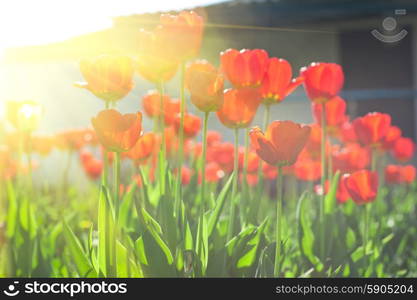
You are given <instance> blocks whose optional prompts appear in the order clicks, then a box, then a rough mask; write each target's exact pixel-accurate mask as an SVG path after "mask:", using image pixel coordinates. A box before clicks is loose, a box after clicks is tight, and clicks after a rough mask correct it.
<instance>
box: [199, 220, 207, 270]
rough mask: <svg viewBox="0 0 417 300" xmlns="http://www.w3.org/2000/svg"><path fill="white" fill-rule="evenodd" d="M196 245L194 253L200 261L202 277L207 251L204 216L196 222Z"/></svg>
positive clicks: (205, 265)
mask: <svg viewBox="0 0 417 300" xmlns="http://www.w3.org/2000/svg"><path fill="white" fill-rule="evenodd" d="M196 243H197V245H196V252H197V255H198V257H199V258H200V261H201V268H202V270H201V271H202V275H204V274H205V272H206V269H207V264H208V251H209V250H208V230H207V222H206V215H203V216H201V217H200V218H199V220H198V226H197V238H196Z"/></svg>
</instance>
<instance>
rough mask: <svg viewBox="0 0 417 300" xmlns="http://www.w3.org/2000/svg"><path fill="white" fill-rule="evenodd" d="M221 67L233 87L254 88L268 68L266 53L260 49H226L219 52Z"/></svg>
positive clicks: (260, 81)
mask: <svg viewBox="0 0 417 300" xmlns="http://www.w3.org/2000/svg"><path fill="white" fill-rule="evenodd" d="M220 60H221V68H222V70H223V73H224V74H225V76H226V78H227V79H228V80H229V81H230V82H231V83H232V85H233V86H234V87H235V88H246V87H252V88H256V87H259V86H260V85H261V84H262V81H263V80H264V78H265V74H266V71H267V68H268V53H267V52H266V51H265V50H262V49H254V50H248V49H243V50H241V51H238V50H236V49H228V50H226V51H224V52H222V53H220Z"/></svg>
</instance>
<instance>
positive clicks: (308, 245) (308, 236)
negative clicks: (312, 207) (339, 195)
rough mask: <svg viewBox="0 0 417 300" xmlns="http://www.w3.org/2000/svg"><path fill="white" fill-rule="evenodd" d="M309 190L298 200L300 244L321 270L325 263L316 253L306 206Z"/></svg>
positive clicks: (297, 212) (311, 260) (315, 265)
mask: <svg viewBox="0 0 417 300" xmlns="http://www.w3.org/2000/svg"><path fill="white" fill-rule="evenodd" d="M308 195H309V194H308V192H304V193H303V194H302V195H301V197H300V198H299V200H298V204H297V210H296V219H297V224H298V244H299V245H298V246H299V248H300V250H301V253H303V255H304V256H305V257H306V258H307V259H308V260H309V261H310V262H311V263H312V264H313V265H314V267H315V269H316V270H317V271H319V272H321V271H322V270H323V267H324V266H323V263H322V262H321V261H320V259H319V258H318V257H317V256H316V255H314V250H313V249H314V233H313V231H312V230H311V224H310V220H309V215H308V212H309V211H308V209H307V208H306V207H305V205H306V201H305V199H306V198H307V196H308Z"/></svg>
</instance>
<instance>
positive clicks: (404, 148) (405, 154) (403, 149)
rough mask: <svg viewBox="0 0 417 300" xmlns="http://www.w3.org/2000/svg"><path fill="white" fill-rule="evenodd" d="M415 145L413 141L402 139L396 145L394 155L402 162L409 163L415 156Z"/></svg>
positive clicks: (393, 150)
mask: <svg viewBox="0 0 417 300" xmlns="http://www.w3.org/2000/svg"><path fill="white" fill-rule="evenodd" d="M415 148H416V146H415V144H414V142H413V140H412V139H410V138H406V137H400V138H399V139H397V140H396V141H395V143H394V146H393V148H392V155H393V156H394V158H395V159H396V160H398V161H400V162H407V161H409V160H410V159H412V158H413V156H414V151H415Z"/></svg>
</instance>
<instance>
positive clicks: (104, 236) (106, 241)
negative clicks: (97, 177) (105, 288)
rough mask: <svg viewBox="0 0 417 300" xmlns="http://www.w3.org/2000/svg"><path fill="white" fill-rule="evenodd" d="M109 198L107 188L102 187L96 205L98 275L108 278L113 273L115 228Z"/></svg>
mask: <svg viewBox="0 0 417 300" xmlns="http://www.w3.org/2000/svg"><path fill="white" fill-rule="evenodd" d="M109 197H110V196H109V193H108V190H107V188H106V187H105V186H102V187H101V190H100V197H99V203H98V235H99V237H98V264H99V273H100V274H101V275H104V276H110V272H111V271H113V270H111V269H112V268H111V266H112V262H113V257H114V255H115V249H114V243H113V241H114V240H115V237H114V228H115V226H114V218H113V214H112V211H111V203H110V201H109V199H110V198H109Z"/></svg>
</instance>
